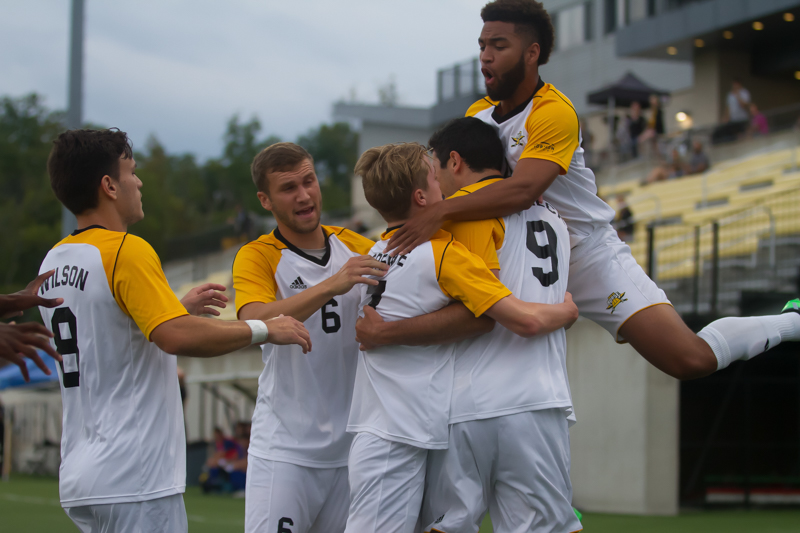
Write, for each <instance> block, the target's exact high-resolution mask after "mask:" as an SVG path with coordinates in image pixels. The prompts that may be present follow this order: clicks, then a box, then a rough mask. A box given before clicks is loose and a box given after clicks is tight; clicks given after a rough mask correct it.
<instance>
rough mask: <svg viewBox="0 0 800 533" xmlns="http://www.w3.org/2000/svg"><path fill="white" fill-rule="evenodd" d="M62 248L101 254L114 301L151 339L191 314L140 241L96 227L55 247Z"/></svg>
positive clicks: (146, 245) (70, 237) (145, 244)
mask: <svg viewBox="0 0 800 533" xmlns="http://www.w3.org/2000/svg"><path fill="white" fill-rule="evenodd" d="M62 244H90V245H92V246H94V247H95V248H97V249H98V250H99V252H100V258H101V259H102V261H103V270H105V274H106V279H107V281H108V287H109V289H110V290H111V294H112V296H113V297H114V300H115V301H116V302H117V305H119V307H120V309H121V310H122V312H123V313H125V314H126V315H128V316H129V317H131V318H132V319H133V321H134V322H136V325H137V326H139V329H140V330H141V331H142V333H144V335H145V336H146V337H147V338H148V339H150V334H151V333H152V332H153V330H154V329H155V328H156V327H157V326H159V325H161V324H163V323H164V322H166V321H167V320H171V319H173V318H177V317H179V316H183V315H186V314H188V312H187V311H186V308H184V307H183V304H181V302H180V300H178V298H177V297H176V296H175V293H174V292H172V289H170V287H169V283H168V282H167V278H166V277H165V276H164V271H163V270H162V269H161V260H160V259H159V258H158V255H157V254H156V252H155V250H153V247H152V246H150V244H148V243H147V241H145V240H144V239H142V238H141V237H137V236H136V235H131V234H130V233H123V232H121V231H110V230H107V229H105V228H101V227H96V228H89V229H86V230H84V231H81V232H80V233H78V234H77V235H69V236H68V237H66V238H65V239H63V240H62V241H61V242H59V243H58V244H57V245H56V246H60V245H62Z"/></svg>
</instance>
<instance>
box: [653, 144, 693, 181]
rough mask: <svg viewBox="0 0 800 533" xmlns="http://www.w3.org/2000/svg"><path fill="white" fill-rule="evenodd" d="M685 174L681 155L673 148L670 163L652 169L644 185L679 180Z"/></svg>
mask: <svg viewBox="0 0 800 533" xmlns="http://www.w3.org/2000/svg"><path fill="white" fill-rule="evenodd" d="M685 172H686V165H684V163H683V161H682V160H681V153H680V152H679V151H678V149H677V148H673V149H672V157H671V158H670V161H669V162H668V163H666V164H664V165H659V166H657V167H656V168H654V169H653V170H652V171H651V172H650V174H649V175H648V176H647V179H646V180H645V184H647V183H654V182H656V181H664V180H671V179H675V178H680V177H681V176H683V175H684V174H685Z"/></svg>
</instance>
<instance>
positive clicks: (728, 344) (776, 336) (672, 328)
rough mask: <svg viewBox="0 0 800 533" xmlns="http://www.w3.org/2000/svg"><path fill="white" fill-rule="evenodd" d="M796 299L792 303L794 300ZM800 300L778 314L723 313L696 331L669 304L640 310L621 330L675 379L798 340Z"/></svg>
mask: <svg viewBox="0 0 800 533" xmlns="http://www.w3.org/2000/svg"><path fill="white" fill-rule="evenodd" d="M793 302H794V304H793ZM795 305H797V306H798V307H800V301H798V300H793V301H792V302H789V303H788V304H787V305H786V307H785V308H784V312H783V313H782V314H780V315H772V316H758V317H727V318H721V319H719V320H715V321H714V322H712V323H711V324H709V325H708V326H706V327H705V328H703V329H702V330H701V331H700V332H699V333H698V334H696V335H695V334H694V333H693V332H692V331H691V330H690V329H689V328H688V327H687V326H686V324H685V323H684V322H683V320H682V319H681V317H680V316H679V315H678V313H677V312H676V311H675V309H673V308H672V306H669V305H656V306H653V307H649V308H647V309H642V310H641V311H639V312H638V313H636V314H634V315H633V316H631V317H630V318H629V319H628V320H627V321H626V322H625V324H624V325H623V326H622V327H621V328H620V330H619V335H620V336H621V337H623V338H624V339H625V340H627V341H628V342H629V343H630V344H631V346H633V348H634V349H635V350H636V351H637V352H639V353H640V354H641V355H642V357H644V358H645V359H647V361H648V362H650V363H651V364H652V365H653V366H655V367H656V368H658V369H659V370H661V371H662V372H665V373H667V374H669V375H670V376H673V377H676V378H678V379H694V378H699V377H703V376H707V375H708V374H711V373H713V372H715V371H717V370H722V369H723V368H725V367H727V366H728V365H729V364H730V363H732V362H733V361H737V360H740V359H741V360H748V359H751V358H753V357H755V356H756V355H758V354H760V353H762V352H764V351H766V350H767V349H769V348H772V347H774V346H777V345H778V344H780V343H781V342H784V341H798V340H800V311H799V312H792V311H795V308H794V306H795Z"/></svg>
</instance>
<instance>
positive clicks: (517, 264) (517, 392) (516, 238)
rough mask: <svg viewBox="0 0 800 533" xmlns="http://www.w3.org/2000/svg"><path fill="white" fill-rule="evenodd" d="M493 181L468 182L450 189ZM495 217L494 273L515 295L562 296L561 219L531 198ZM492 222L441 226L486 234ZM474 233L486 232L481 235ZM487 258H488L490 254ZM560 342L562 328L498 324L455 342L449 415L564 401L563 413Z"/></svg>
mask: <svg viewBox="0 0 800 533" xmlns="http://www.w3.org/2000/svg"><path fill="white" fill-rule="evenodd" d="M494 181H497V180H496V179H495V180H488V181H484V182H483V183H477V184H474V185H472V186H470V187H467V188H465V189H462V190H461V191H459V193H457V195H461V194H464V193H466V194H469V193H471V192H474V191H475V190H478V189H480V188H481V187H483V186H485V185H488V184H490V183H492V182H494ZM501 220H502V227H503V231H504V235H503V236H502V244H501V246H500V247H499V249H498V250H497V260H498V263H499V268H500V281H501V282H502V283H503V285H505V286H506V287H508V288H509V290H511V292H512V294H514V296H516V297H517V298H519V299H520V300H523V301H527V302H535V303H542V304H557V303H562V302H563V301H564V293H565V292H566V288H567V279H568V272H569V257H570V244H569V233H568V231H567V226H566V224H565V223H564V221H563V220H562V219H561V217H560V216H559V215H558V213H557V212H556V211H555V210H554V209H553V208H552V207H551V206H550V205H549V204H546V203H545V204H540V203H538V202H537V203H536V204H534V205H533V206H532V207H531V208H530V209H528V210H526V211H522V212H520V213H516V214H513V215H510V216H507V217H504V218H503V219H501ZM496 225H497V221H495V220H487V221H475V222H462V223H450V224H449V225H448V226H447V227H448V229H451V230H452V231H453V235H454V236H455V237H456V238H457V239H458V238H460V237H461V236H462V235H465V240H466V241H474V240H476V235H477V234H480V233H483V234H484V235H487V234H488V235H491V232H492V230H491V229H488V230H487V229H485V228H486V227H489V228H491V227H492V226H496ZM481 226H482V227H483V228H484V229H483V230H481ZM482 240H483V241H489V240H490V238H487V237H486V236H484V237H483V239H482ZM492 244H494V243H492ZM467 246H468V247H469V246H470V244H468V245H467ZM479 255H485V254H479ZM487 262H489V263H491V262H492V261H491V256H490V257H489V259H488V261H487ZM490 266H491V265H490ZM566 349H567V343H566V334H565V331H564V330H563V329H560V330H558V331H554V332H552V333H549V334H547V335H538V336H536V337H531V338H523V337H520V336H519V335H516V334H514V333H512V332H511V331H509V330H508V329H506V328H504V327H502V326H501V325H499V324H498V325H496V326H495V327H494V329H493V330H492V331H491V332H490V333H487V334H486V335H482V336H480V337H477V338H475V339H467V340H465V341H462V342H460V343H459V344H458V346H457V348H456V359H455V385H454V388H453V396H452V404H451V412H450V421H451V423H456V422H464V421H468V420H478V419H482V418H492V417H496V416H504V415H510V414H514V413H520V412H523V411H532V410H540V409H550V408H564V409H565V410H567V411H568V413H569V414H571V410H572V400H571V396H570V391H569V381H568V379H567V368H566Z"/></svg>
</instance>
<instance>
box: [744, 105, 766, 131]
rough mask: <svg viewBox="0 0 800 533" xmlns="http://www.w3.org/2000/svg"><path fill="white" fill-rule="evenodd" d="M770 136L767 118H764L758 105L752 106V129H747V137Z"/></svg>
mask: <svg viewBox="0 0 800 533" xmlns="http://www.w3.org/2000/svg"><path fill="white" fill-rule="evenodd" d="M758 135H769V124H768V123H767V117H765V116H764V113H762V112H761V111H760V110H759V109H758V106H757V105H756V104H753V103H751V104H750V127H748V128H747V136H748V137H753V136H758Z"/></svg>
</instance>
